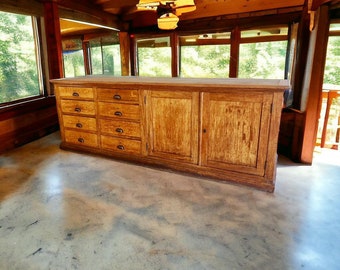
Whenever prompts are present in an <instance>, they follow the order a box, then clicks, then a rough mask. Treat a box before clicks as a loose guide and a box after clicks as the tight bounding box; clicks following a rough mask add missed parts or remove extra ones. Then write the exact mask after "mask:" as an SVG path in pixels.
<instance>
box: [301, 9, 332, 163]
mask: <svg viewBox="0 0 340 270" xmlns="http://www.w3.org/2000/svg"><path fill="white" fill-rule="evenodd" d="M328 12H329V8H328V6H326V5H324V6H321V7H320V8H319V10H318V21H317V25H316V27H315V29H314V32H313V33H312V36H311V40H310V46H311V47H310V55H309V59H308V61H307V69H306V72H308V73H309V74H310V77H309V78H306V80H305V87H304V88H305V89H308V98H307V99H308V100H307V103H306V118H305V125H304V132H303V133H304V135H303V141H302V152H301V162H303V163H307V164H311V163H312V161H313V152H314V147H315V143H316V136H317V131H318V119H319V116H320V110H321V103H322V85H323V74H324V69H325V62H326V53H327V42H328V33H329V13H328ZM307 77H308V76H307Z"/></svg>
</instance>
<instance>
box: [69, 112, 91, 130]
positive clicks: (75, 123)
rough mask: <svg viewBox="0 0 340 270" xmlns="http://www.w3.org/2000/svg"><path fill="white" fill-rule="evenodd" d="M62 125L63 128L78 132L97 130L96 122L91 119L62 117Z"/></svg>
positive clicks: (70, 116)
mask: <svg viewBox="0 0 340 270" xmlns="http://www.w3.org/2000/svg"><path fill="white" fill-rule="evenodd" d="M63 124H64V127H65V128H76V129H79V130H89V131H96V130H97V120H96V119H95V118H91V117H82V116H72V115H63Z"/></svg>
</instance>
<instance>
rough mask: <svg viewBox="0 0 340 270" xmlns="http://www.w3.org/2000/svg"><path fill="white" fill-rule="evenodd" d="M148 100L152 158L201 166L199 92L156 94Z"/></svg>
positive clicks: (160, 92) (149, 96) (161, 92)
mask: <svg viewBox="0 0 340 270" xmlns="http://www.w3.org/2000/svg"><path fill="white" fill-rule="evenodd" d="M147 100H148V101H147V102H148V104H147V106H146V107H147V117H148V121H147V122H148V123H149V127H148V129H149V149H148V151H149V155H150V156H157V157H163V158H166V159H169V158H171V159H176V160H181V161H186V162H191V163H197V162H198V113H199V95H198V93H192V92H166V91H165V92H163V91H152V92H150V93H149V95H148V99H147Z"/></svg>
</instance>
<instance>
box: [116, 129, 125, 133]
mask: <svg viewBox="0 0 340 270" xmlns="http://www.w3.org/2000/svg"><path fill="white" fill-rule="evenodd" d="M116 132H118V133H123V132H124V130H123V129H122V128H116Z"/></svg>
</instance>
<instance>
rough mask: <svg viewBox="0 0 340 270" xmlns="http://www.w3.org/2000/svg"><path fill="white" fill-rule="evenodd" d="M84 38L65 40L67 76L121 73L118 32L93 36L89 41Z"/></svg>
mask: <svg viewBox="0 0 340 270" xmlns="http://www.w3.org/2000/svg"><path fill="white" fill-rule="evenodd" d="M83 39H84V38H83V37H79V38H71V39H64V40H63V61H64V74H65V77H66V78H67V77H78V76H85V75H86V74H93V75H100V74H105V75H116V76H120V75H121V63H120V47H119V38H118V34H110V35H107V36H103V37H98V38H92V39H90V40H87V41H85V40H83ZM85 60H88V61H85ZM85 70H88V71H87V72H86V71H85Z"/></svg>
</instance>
